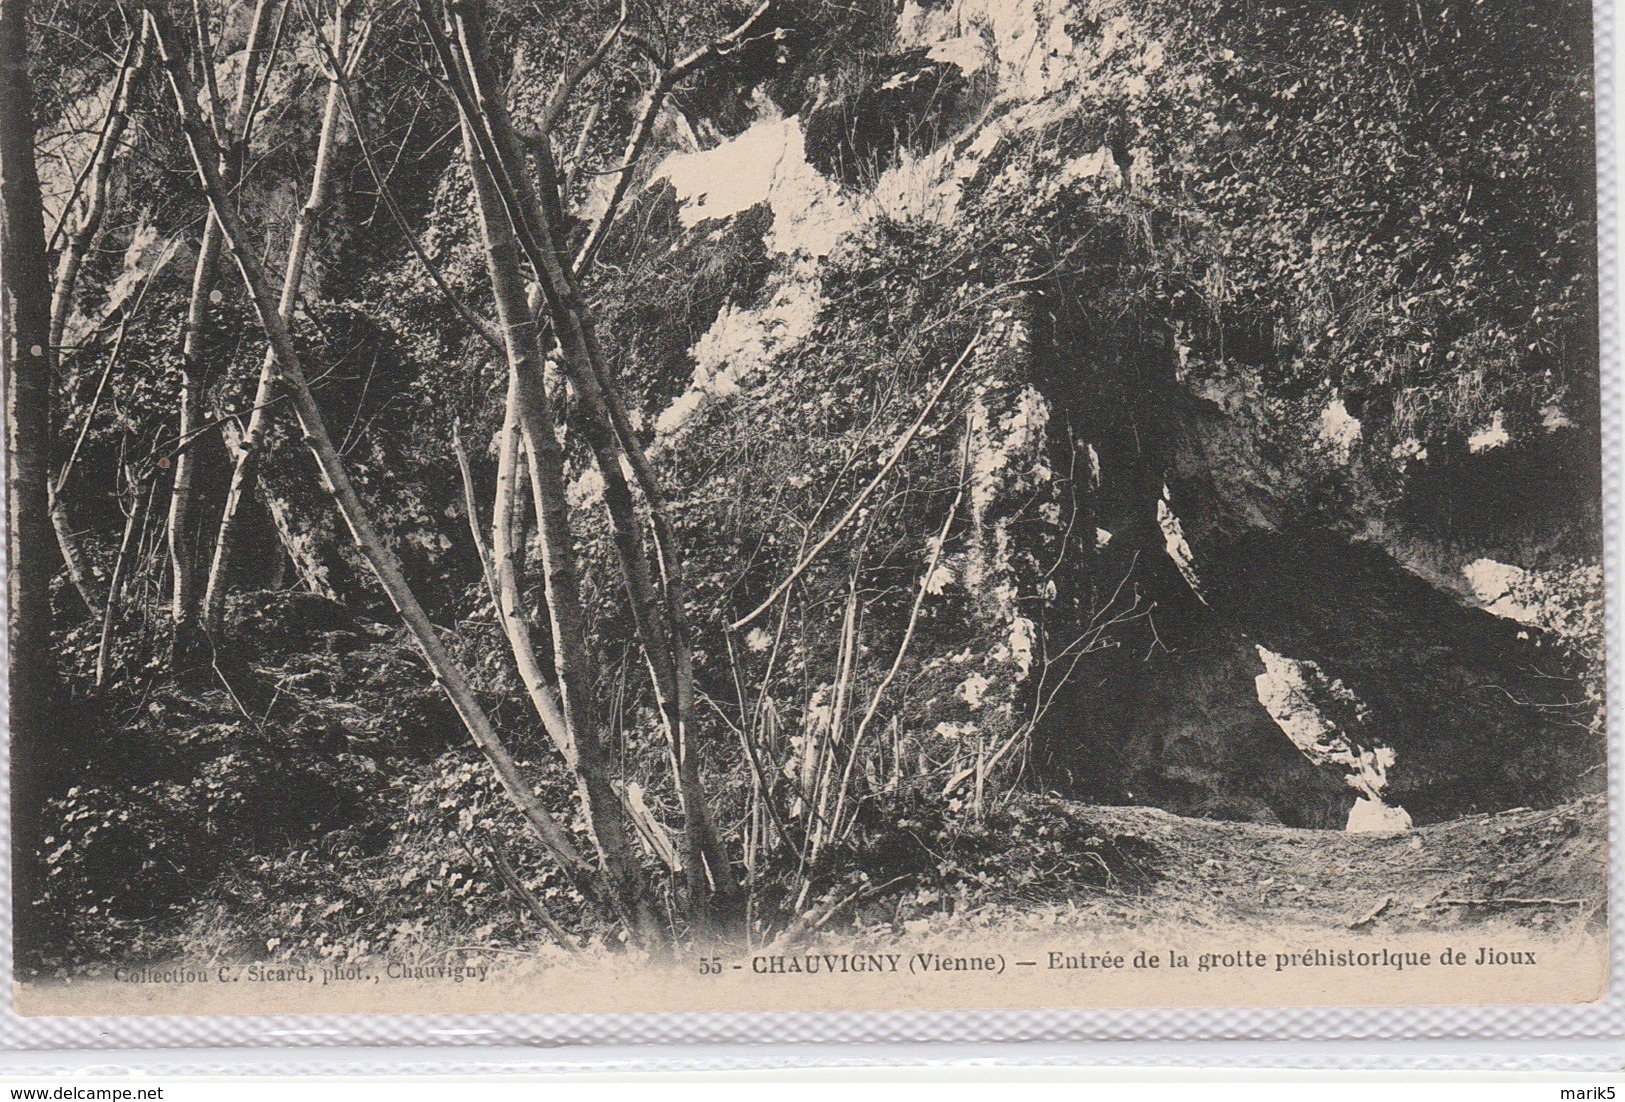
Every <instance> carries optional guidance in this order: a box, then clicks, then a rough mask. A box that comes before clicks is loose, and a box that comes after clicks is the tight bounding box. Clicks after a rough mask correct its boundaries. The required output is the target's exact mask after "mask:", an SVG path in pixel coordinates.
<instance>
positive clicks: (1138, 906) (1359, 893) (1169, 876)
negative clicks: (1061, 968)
mask: <svg viewBox="0 0 1625 1102" xmlns="http://www.w3.org/2000/svg"><path fill="white" fill-rule="evenodd" d="M1046 805H1047V806H1046V810H1047V811H1049V812H1050V813H1051V814H1056V815H1058V816H1061V817H1064V818H1078V819H1082V820H1084V821H1086V822H1087V823H1088V825H1089V828H1090V830H1091V831H1092V832H1093V833H1094V834H1095V835H1096V836H1097V837H1098V838H1099V839H1100V840H1102V841H1103V842H1105V843H1106V845H1105V846H1104V847H1103V849H1104V850H1106V851H1107V852H1108V859H1107V860H1106V861H1105V862H1104V864H1105V866H1107V867H1109V868H1110V869H1111V870H1112V871H1111V872H1110V874H1108V875H1105V877H1104V883H1101V884H1095V885H1090V886H1088V887H1086V888H1085V887H1081V886H1080V890H1078V891H1076V892H1075V893H1071V894H1070V895H1069V897H1068V898H1065V899H1064V900H1063V899H1057V898H1056V897H1055V896H1054V895H1052V894H1050V893H1048V892H1046V893H1045V894H1047V895H1050V898H1049V899H1048V900H1044V901H1041V900H1037V899H1026V900H1023V899H1022V898H1021V897H1020V896H1019V895H1007V894H1006V893H1004V892H1000V891H998V890H996V889H995V890H993V891H990V892H989V893H988V895H987V896H986V897H984V899H983V900H981V901H978V903H977V905H976V906H974V907H971V908H967V909H965V910H963V911H962V912H961V913H960V914H959V915H958V916H957V917H958V918H959V919H960V920H961V921H962V922H964V923H965V924H967V925H971V926H990V925H996V924H998V923H1000V922H1001V921H1002V922H1006V923H1009V922H1013V923H1014V924H1016V925H1026V924H1027V923H1028V922H1030V921H1032V919H1033V918H1034V917H1035V916H1039V917H1042V918H1044V920H1046V921H1049V922H1056V921H1059V922H1061V923H1062V924H1071V922H1072V921H1079V922H1082V921H1087V922H1089V923H1090V924H1096V925H1106V926H1112V927H1122V928H1133V927H1137V926H1143V925H1153V924H1154V925H1166V924H1170V923H1172V924H1177V925H1179V926H1182V927H1186V928H1191V929H1197V930H1199V929H1202V928H1212V929H1229V930H1233V929H1237V928H1242V929H1245V928H1259V929H1262V928H1274V927H1278V926H1280V925H1282V924H1283V923H1285V924H1290V925H1294V926H1307V927H1317V928H1321V929H1326V930H1338V929H1349V930H1368V931H1373V932H1376V931H1386V932H1438V933H1447V932H1450V931H1454V930H1469V929H1476V928H1480V927H1484V926H1495V927H1498V928H1505V927H1507V926H1514V927H1521V928H1525V929H1529V930H1532V931H1540V932H1542V933H1544V934H1548V935H1562V934H1564V933H1567V932H1571V931H1578V930H1581V929H1589V930H1592V931H1600V930H1602V929H1603V928H1604V927H1605V926H1606V921H1607V851H1608V844H1607V817H1606V805H1605V802H1604V800H1603V798H1602V797H1601V796H1590V797H1585V798H1583V799H1580V800H1576V801H1573V802H1570V803H1566V804H1562V805H1559V806H1557V807H1553V808H1548V809H1545V810H1530V809H1514V810H1511V811H1505V812H1500V813H1497V814H1490V815H1476V816H1471V817H1468V818H1464V819H1458V820H1455V821H1452V822H1448V823H1441V824H1437V825H1434V826H1428V827H1423V828H1421V829H1418V830H1413V831H1410V832H1407V833H1404V834H1389V835H1379V834H1350V833H1346V832H1342V831H1317V830H1296V829H1292V828H1287V827H1279V826H1263V825H1256V824H1252V823H1236V822H1219V821H1214V820H1206V819H1187V818H1181V817H1179V816H1176V815H1171V814H1169V813H1167V812H1165V811H1160V810H1157V809H1154V808H1144V807H1101V806H1085V805H1077V804H1067V803H1063V802H1061V801H1046ZM1056 910H1059V911H1060V912H1061V913H1060V914H1059V915H1051V916H1046V915H1044V914H1043V913H1044V912H1046V911H1048V912H1054V911H1056ZM1012 912H1015V913H1012Z"/></svg>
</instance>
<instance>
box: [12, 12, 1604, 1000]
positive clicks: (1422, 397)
mask: <svg viewBox="0 0 1625 1102" xmlns="http://www.w3.org/2000/svg"><path fill="white" fill-rule="evenodd" d="M1591 18H1592V13H1591V5H1590V4H1589V3H1588V2H1586V0H1335V2H1330V0H1279V2H1276V3H1260V2H1255V0H853V2H842V3H835V2H830V0H760V2H758V0H198V2H196V3H182V2H179V0H122V2H114V0H64V2H58V3H54V4H47V3H44V2H42V0H3V3H0V82H3V83H0V167H3V178H4V179H3V185H4V186H3V200H4V202H3V210H4V255H3V267H4V273H3V274H4V290H5V299H4V305H5V330H6V333H5V338H6V343H5V354H6V376H5V384H6V394H5V411H6V424H5V428H6V442H7V461H8V466H7V488H8V499H7V500H8V502H9V511H8V513H7V516H6V525H7V534H8V542H7V545H6V546H7V561H8V563H9V568H8V572H7V575H6V579H7V598H8V609H9V656H10V657H9V701H10V743H9V745H10V758H9V761H10V767H9V768H10V771H9V785H10V794H11V809H12V822H11V831H12V833H11V838H12V847H13V848H12V861H13V866H12V867H13V870H14V873H13V877H12V882H11V885H10V886H11V898H12V906H13V915H14V929H15V934H16V936H15V944H14V950H15V953H14V960H13V975H14V980H15V984H14V991H13V998H14V1002H15V1006H16V1009H17V1011H18V1012H19V1013H20V1014H24V1015H105V1014H117V1015H145V1014H152V1015H201V1014H210V1015H215V1014H229V1015H253V1014H272V1013H276V1014H282V1013H307V1012H308V1013H348V1012H380V1013H417V1012H435V1013H445V1012H460V1011H468V1012H476V1011H505V1012H515V1011H524V1012H540V1011H549V1012H553V1011H559V1012H570V1011H636V1010H755V1009H762V1010H828V1009H849V1010H850V1009H868V1008H882V1009H884V1008H900V1007H907V1008H955V1009H982V1008H989V1009H991V1008H1106V1007H1224V1006H1248V1005H1251V1006H1270V1005H1274V1006H1307V1005H1323V1006H1367V1005H1370V1006H1398V1005H1458V1006H1473V1005H1500V1004H1576V1003H1588V1002H1594V1001H1596V1000H1599V999H1601V998H1603V997H1604V995H1605V994H1606V993H1607V956H1608V945H1609V940H1608V937H1609V914H1608V906H1607V890H1606V885H1607V877H1608V867H1609V866H1608V860H1609V858H1608V845H1607V835H1608V823H1609V821H1610V820H1609V809H1608V807H1607V804H1606V798H1605V792H1606V787H1607V779H1608V774H1609V770H1608V760H1607V752H1606V750H1607V746H1606V742H1607V739H1606V733H1605V731H1606V728H1605V721H1604V678H1603V665H1602V660H1603V623H1604V620H1603V592H1602V582H1603V574H1602V565H1601V564H1602V557H1603V555H1602V552H1603V546H1602V543H1603V537H1602V515H1601V513H1602V510H1601V496H1602V495H1601V479H1602V463H1601V458H1600V456H1601V445H1600V439H1601V432H1602V414H1601V398H1600V381H1599V380H1600V366H1599V365H1600V354H1599V336H1598V289H1597V288H1598V254H1597V222H1598V216H1597V186H1596V180H1597V178H1596V167H1595V154H1596V143H1595V138H1594V103H1593V95H1594V93H1593V88H1594V84H1593V76H1592V74H1593V59H1592V22H1591Z"/></svg>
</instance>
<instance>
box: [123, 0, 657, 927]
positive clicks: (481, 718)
mask: <svg viewBox="0 0 1625 1102" xmlns="http://www.w3.org/2000/svg"><path fill="white" fill-rule="evenodd" d="M146 10H147V13H148V15H149V17H150V18H151V19H152V20H153V24H154V30H155V34H154V37H155V39H156V41H157V43H158V47H159V50H160V53H161V56H162V58H163V62H164V68H165V71H166V72H167V74H168V76H169V81H170V85H171V87H172V88H173V90H174V93H175V103H176V109H177V112H178V113H179V115H180V118H181V121H182V125H183V129H184V130H185V133H186V139H187V144H188V146H189V147H190V151H191V155H192V162H193V168H194V169H195V170H196V171H197V173H198V176H199V178H200V180H201V181H202V182H203V186H204V190H205V192H206V193H207V195H208V197H209V204H210V206H211V208H212V209H213V210H214V213H215V217H216V218H217V219H218V220H219V222H220V224H221V229H222V236H223V240H224V243H225V246H226V248H227V249H228V250H229V251H230V253H231V256H232V259H233V260H234V261H235V262H236V265H237V268H238V271H239V272H240V273H241V275H242V278H243V283H244V285H245V286H246V287H247V288H248V291H249V294H250V297H251V298H252V300H253V303H254V309H255V312H256V314H257V315H258V317H259V322H260V325H261V326H262V327H263V328H264V329H265V331H266V334H267V336H268V337H269V338H270V341H271V346H272V348H273V350H274V351H275V353H276V357H277V370H278V375H279V381H280V382H281V384H282V385H283V386H285V387H286V388H287V391H288V393H289V395H290V397H291V398H292V402H293V407H294V412H295V415H296V417H297V418H298V421H299V425H300V428H301V429H302V430H303V432H304V437H305V442H306V444H307V445H308V446H309V448H310V450H311V454H312V455H313V456H314V457H315V459H316V463H317V466H318V467H319V468H320V470H321V473H322V476H323V479H324V481H325V482H326V485H327V488H328V491H329V492H330V493H331V494H332V496H333V500H334V503H335V505H337V507H338V510H339V513H340V515H341V516H342V517H343V518H344V521H345V524H346V525H347V526H348V527H349V529H350V533H351V535H352V537H353V538H354V539H355V543H356V548H357V550H359V551H360V553H361V554H362V555H363V556H364V557H365V558H366V559H367V562H368V563H369V564H370V565H371V567H372V570H373V573H374V575H375V576H376V577H377V579H378V582H379V584H380V585H381V586H382V587H383V589H384V592H385V593H386V594H387V595H388V596H389V599H390V601H391V602H392V603H393V604H394V605H395V607H396V609H397V610H398V611H399V613H400V615H401V619H402V620H403V621H404V622H405V624H406V627H407V629H408V630H409V631H410V632H411V633H412V637H413V639H414V640H415V641H416V643H417V645H418V648H419V650H420V651H421V652H422V653H423V656H424V659H425V661H426V662H427V663H428V665H429V668H430V669H431V670H433V671H434V674H435V678H436V680H437V681H438V682H439V684H440V686H441V688H442V689H443V690H444V692H445V693H446V695H447V697H448V698H449V699H450V701H451V703H452V706H453V707H454V708H455V709H456V710H457V713H458V715H459V717H460V718H461V719H462V721H463V724H464V726H465V727H466V728H467V730H468V732H469V734H470V736H471V737H472V738H473V740H474V743H475V745H476V746H478V748H479V749H480V751H481V753H483V754H484V756H485V758H486V760H487V761H488V762H489V763H490V765H491V767H492V769H493V771H494V772H495V773H496V775H497V778H498V780H499V781H500V782H501V784H502V786H503V789H504V790H505V791H506V792H507V794H508V797H509V798H510V799H511V800H512V801H513V802H514V804H515V805H516V806H517V807H518V808H519V810H520V811H521V812H522V813H523V814H524V816H525V818H526V819H527V821H528V822H529V823H530V825H531V827H532V829H533V830H534V831H535V833H536V836H537V838H538V839H539V840H540V841H541V843H542V845H543V846H544V847H545V848H546V849H547V850H548V851H549V852H550V853H551V854H552V855H553V856H554V858H555V859H556V860H557V861H558V862H559V864H560V865H561V867H563V868H564V869H565V870H566V872H567V873H569V874H570V875H571V876H572V878H573V879H575V881H576V882H577V883H578V884H579V885H580V886H581V887H582V888H583V889H585V890H587V891H588V892H589V894H590V895H593V896H595V897H597V898H599V899H601V900H604V901H607V902H609V903H611V904H612V905H615V906H617V907H618V909H619V910H620V912H621V915H622V917H623V919H624V920H625V921H626V922H627V925H628V927H629V929H630V930H631V932H632V934H633V936H634V937H637V938H639V939H642V940H646V941H650V942H657V943H658V941H659V940H660V937H661V934H660V930H659V929H658V927H657V926H655V925H654V924H653V923H652V921H651V920H653V918H654V916H653V914H652V912H645V911H639V910H636V909H632V908H628V907H626V906H625V904H626V902H627V901H626V900H624V899H623V898H622V897H620V896H619V895H618V893H615V892H614V891H613V888H614V887H615V885H608V884H603V883H602V880H601V879H600V878H599V877H597V875H596V873H595V870H594V869H593V867H592V866H591V864H589V863H588V862H587V861H586V860H584V859H583V858H582V856H581V854H580V852H579V851H578V850H577V849H576V847H575V844H574V843H573V842H572V841H571V839H570V836H569V833H568V832H567V831H566V830H565V829H564V827H563V826H561V825H560V824H559V822H558V821H557V820H556V819H555V818H554V817H553V816H552V814H551V813H549V812H548V811H547V809H546V808H544V807H543V806H542V804H541V802H540V800H538V799H537V797H536V794H535V792H534V790H533V789H532V787H531V785H530V782H529V780H528V779H527V778H526V777H525V776H524V774H523V773H522V772H521V771H520V770H519V767H518V765H517V763H516V762H515V761H514V760H513V757H512V755H510V754H509V753H508V750H507V748H506V747H505V746H504V745H503V743H502V740H501V738H500V737H499V736H498V735H497V733H496V731H495V729H494V728H493V727H492V726H491V722H490V719H489V718H488V717H487V716H486V714H485V711H484V709H483V708H481V707H480V704H479V701H478V700H477V699H476V698H475V696H474V691H473V689H472V687H471V686H470V685H469V682H468V675H467V674H466V673H465V672H464V670H463V668H462V667H461V665H459V664H458V663H457V661H456V660H455V659H454V658H452V656H451V655H450V654H449V653H448V652H447V650H446V648H445V645H444V644H443V643H442V642H441V640H440V636H439V633H438V631H437V629H436V628H435V626H434V624H433V623H432V622H431V621H430V620H429V617H428V614H427V613H425V612H424V610H423V606H422V605H421V604H419V603H418V600H417V597H416V595H415V594H414V593H413V592H412V589H411V587H410V585H408V583H407V581H406V578H405V575H404V574H403V573H402V571H401V567H400V563H399V561H398V560H397V559H396V558H395V555H394V553H393V552H392V551H390V549H389V547H388V545H386V544H385V543H384V542H383V540H382V539H380V538H379V536H378V533H377V531H376V530H375V529H374V528H373V526H372V521H371V519H370V517H369V516H368V514H367V510H366V507H365V506H364V505H363V504H362V502H361V499H360V497H359V495H358V494H357V493H356V490H355V486H354V484H353V483H351V481H350V477H349V473H348V471H347V470H346V469H345V466H344V461H343V459H342V458H341V457H340V456H339V453H338V449H337V448H336V447H334V445H333V439H332V436H331V435H330V434H329V432H328V430H327V424H326V422H325V420H324V419H323V417H322V413H321V410H320V408H319V407H318V406H317V405H316V401H315V399H314V398H313V397H312V395H311V393H310V387H309V384H308V383H307V382H306V378H305V372H304V367H303V365H302V364H301V362H300V359H299V355H298V353H297V351H296V350H295V348H294V344H293V338H292V336H291V334H290V333H289V332H288V327H287V325H286V324H285V323H284V321H283V319H282V315H281V314H280V313H279V312H278V310H277V309H276V302H275V299H274V297H273V296H272V293H271V287H270V281H269V280H268V278H267V277H266V274H265V270H264V268H263V267H262V266H261V264H260V262H259V258H258V257H257V256H256V255H255V253H254V251H253V250H252V249H251V248H249V247H247V239H246V236H245V233H244V230H243V227H242V225H241V223H240V222H239V221H238V219H237V216H236V214H235V212H233V211H232V209H231V207H230V205H229V204H228V202H227V200H226V188H225V184H224V182H223V181H222V179H221V175H220V172H219V170H218V168H217V167H216V166H215V165H214V163H213V161H212V158H211V157H210V139H209V135H208V132H207V131H206V130H205V128H204V127H203V124H202V122H201V120H200V119H199V118H198V116H197V112H196V110H195V108H194V107H193V103H194V102H195V101H194V99H193V98H192V90H191V87H190V81H189V79H188V77H187V75H186V71H185V67H184V62H183V61H182V60H181V59H180V58H179V57H178V56H177V55H176V52H175V34H174V30H173V27H172V26H171V25H170V24H169V21H168V19H167V17H166V16H165V14H164V13H163V11H162V10H161V9H159V8H157V7H155V6H152V5H151V4H150V3H149V5H148V7H147V9H146ZM605 889H610V890H609V891H608V892H607V893H606V891H605Z"/></svg>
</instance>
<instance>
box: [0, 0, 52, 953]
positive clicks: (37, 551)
mask: <svg viewBox="0 0 1625 1102" xmlns="http://www.w3.org/2000/svg"><path fill="white" fill-rule="evenodd" d="M28 13H29V3H28V0H0V273H3V278H4V302H3V304H4V307H5V405H6V498H7V503H6V504H7V513H6V520H7V526H6V597H7V606H8V611H9V614H10V619H9V622H8V624H7V641H8V643H9V649H10V662H11V670H10V680H9V687H10V707H9V717H8V718H9V724H10V736H11V784H12V789H11V806H12V811H13V817H12V837H13V839H14V840H15V849H14V851H13V852H14V853H15V854H16V862H15V864H14V865H13V870H14V872H13V883H12V906H13V912H12V913H13V921H14V923H15V926H16V929H17V930H18V932H19V934H20V935H22V936H24V937H26V936H27V935H28V933H29V932H30V931H31V930H32V929H33V928H34V926H35V923H34V921H33V917H32V903H33V900H34V898H35V895H36V890H37V887H38V878H37V869H36V865H35V849H36V847H37V845H38V841H39V821H40V812H41V811H42V808H41V807H40V800H41V796H42V793H41V786H40V773H41V767H42V765H43V764H44V753H43V751H44V750H45V740H46V732H47V731H48V730H50V729H51V711H52V702H53V701H52V698H53V690H54V688H55V685H56V669H55V664H54V661H53V658H52V650H51V591H50V583H51V574H52V572H53V571H54V569H55V563H56V553H55V551H56V549H55V539H54V537H53V534H52V531H51V523H50V520H49V513H50V507H51V504H50V489H49V484H50V448H51V405H52V402H51V390H52V386H51V366H50V357H49V346H50V342H51V272H50V267H49V262H48V260H47V258H46V254H45V215H44V210H43V208H42V205H41V202H40V186H39V176H38V174H37V172H36V170H35V166H34V90H33V84H32V82H31V81H30V79H29V74H28Z"/></svg>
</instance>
